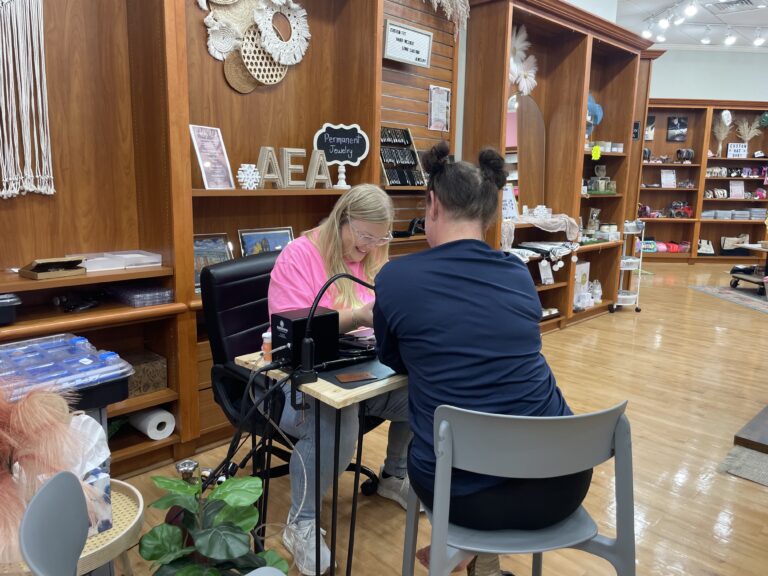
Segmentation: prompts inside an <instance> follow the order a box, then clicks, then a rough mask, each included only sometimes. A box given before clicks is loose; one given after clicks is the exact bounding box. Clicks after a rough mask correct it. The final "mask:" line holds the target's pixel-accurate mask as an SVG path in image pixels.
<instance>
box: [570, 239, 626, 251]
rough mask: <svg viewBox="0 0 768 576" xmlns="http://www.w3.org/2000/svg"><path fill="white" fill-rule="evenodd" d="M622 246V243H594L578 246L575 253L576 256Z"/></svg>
mask: <svg viewBox="0 0 768 576" xmlns="http://www.w3.org/2000/svg"><path fill="white" fill-rule="evenodd" d="M622 244H624V242H622V241H618V242H595V243H594V244H586V245H584V246H580V247H579V249H578V250H577V251H576V254H583V253H584V252H594V251H595V250H606V249H608V248H616V247H617V246H621V245H622Z"/></svg>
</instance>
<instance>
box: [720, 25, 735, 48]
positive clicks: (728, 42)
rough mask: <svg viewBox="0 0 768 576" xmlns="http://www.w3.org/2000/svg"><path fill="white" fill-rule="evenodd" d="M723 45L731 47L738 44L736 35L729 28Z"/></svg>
mask: <svg viewBox="0 0 768 576" xmlns="http://www.w3.org/2000/svg"><path fill="white" fill-rule="evenodd" d="M723 44H725V45H726V46H731V45H733V44H736V34H734V33H733V30H731V29H730V28H728V33H727V34H726V35H725V40H723Z"/></svg>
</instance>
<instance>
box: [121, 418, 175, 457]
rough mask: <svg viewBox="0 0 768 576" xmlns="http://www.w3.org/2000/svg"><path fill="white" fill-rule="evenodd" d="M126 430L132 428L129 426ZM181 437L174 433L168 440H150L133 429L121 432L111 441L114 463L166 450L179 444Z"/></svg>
mask: <svg viewBox="0 0 768 576" xmlns="http://www.w3.org/2000/svg"><path fill="white" fill-rule="evenodd" d="M125 427H126V428H130V426H129V425H128V424H126V425H125ZM180 440H181V437H180V436H179V434H178V433H176V432H174V433H173V434H171V435H170V436H168V438H165V439H164V440H150V439H149V438H147V437H146V436H144V435H143V434H142V433H140V432H138V431H137V430H133V429H126V430H121V431H120V432H118V433H117V434H116V435H115V437H114V438H112V439H111V440H110V441H109V449H110V450H111V452H112V462H113V463H114V462H121V461H122V460H128V459H129V458H135V457H136V456H141V455H142V454H146V453H147V452H152V451H153V450H157V449H159V448H165V447H166V446H173V445H174V444H178V443H179V441H180Z"/></svg>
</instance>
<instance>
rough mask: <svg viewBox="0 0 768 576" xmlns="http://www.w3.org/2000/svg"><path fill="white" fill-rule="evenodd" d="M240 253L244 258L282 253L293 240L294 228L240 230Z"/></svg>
mask: <svg viewBox="0 0 768 576" xmlns="http://www.w3.org/2000/svg"><path fill="white" fill-rule="evenodd" d="M237 235H238V236H239V238H240V251H241V253H242V255H243V256H252V255H253V254H261V253H262V252H280V251H281V250H282V249H283V248H285V246H286V245H287V244H288V242H290V241H291V240H293V228H291V227H290V226H286V227H283V228H253V229H249V230H238V231H237Z"/></svg>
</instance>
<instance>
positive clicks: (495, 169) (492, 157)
mask: <svg viewBox="0 0 768 576" xmlns="http://www.w3.org/2000/svg"><path fill="white" fill-rule="evenodd" d="M478 163H479V164H480V172H481V173H482V174H483V178H484V179H486V180H489V181H491V182H493V184H494V185H495V186H496V189H497V190H498V189H499V188H501V187H503V186H504V184H505V183H506V182H507V171H506V170H505V169H504V158H502V157H501V155H500V154H499V153H498V152H496V150H492V149H490V148H486V149H485V150H483V151H481V152H480V158H479V162H478Z"/></svg>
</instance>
